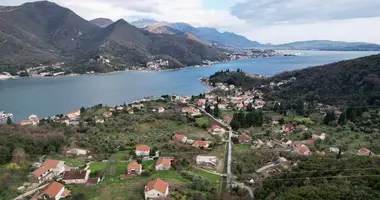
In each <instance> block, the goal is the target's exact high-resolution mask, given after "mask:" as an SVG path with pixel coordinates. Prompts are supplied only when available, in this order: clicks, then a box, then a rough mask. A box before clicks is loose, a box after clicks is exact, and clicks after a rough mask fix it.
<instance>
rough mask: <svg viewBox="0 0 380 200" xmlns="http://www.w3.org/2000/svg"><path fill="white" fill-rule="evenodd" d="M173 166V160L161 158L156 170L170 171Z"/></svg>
mask: <svg viewBox="0 0 380 200" xmlns="http://www.w3.org/2000/svg"><path fill="white" fill-rule="evenodd" d="M171 165H172V159H169V158H159V159H158V160H157V162H156V167H155V168H156V170H169V169H170V167H171Z"/></svg>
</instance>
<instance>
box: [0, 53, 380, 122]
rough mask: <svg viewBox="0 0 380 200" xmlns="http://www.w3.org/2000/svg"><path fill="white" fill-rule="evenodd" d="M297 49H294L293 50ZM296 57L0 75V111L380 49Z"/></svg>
mask: <svg viewBox="0 0 380 200" xmlns="http://www.w3.org/2000/svg"><path fill="white" fill-rule="evenodd" d="M293 52H296V51H293ZM297 52H300V53H301V55H300V56H296V57H270V58H260V59H247V60H238V61H233V62H228V63H219V64H215V65H213V66H211V67H203V68H189V69H184V70H175V71H163V72H137V71H133V72H127V71H126V72H118V73H112V74H104V75H93V76H74V77H58V78H25V79H15V80H1V81H0V111H5V112H12V113H13V114H14V118H13V119H14V121H16V122H17V121H20V120H22V119H26V118H27V117H28V116H29V115H31V114H36V115H38V116H40V117H47V116H52V115H54V114H58V113H66V112H68V111H72V110H75V109H79V108H80V107H82V106H84V107H88V106H93V105H95V104H99V103H102V104H105V105H117V104H122V103H124V102H127V103H128V102H131V101H134V100H138V99H141V98H142V97H147V96H161V95H163V94H182V95H192V94H199V93H202V92H205V91H206V87H205V86H203V85H202V84H201V83H200V81H199V79H200V78H202V77H207V76H209V75H211V74H213V73H215V72H216V71H220V70H225V69H231V68H232V69H237V68H240V69H242V70H243V71H245V72H248V73H254V74H262V75H266V76H273V75H275V74H277V73H279V72H283V71H289V70H294V69H301V68H305V67H309V66H315V65H322V64H327V63H331V62H336V61H341V60H346V59H352V58H357V57H362V56H367V55H371V54H378V53H379V52H353V51H350V52H336V51H297Z"/></svg>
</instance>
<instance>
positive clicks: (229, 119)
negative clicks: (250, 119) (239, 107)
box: [224, 115, 232, 123]
mask: <svg viewBox="0 0 380 200" xmlns="http://www.w3.org/2000/svg"><path fill="white" fill-rule="evenodd" d="M224 120H225V121H226V122H227V123H230V122H231V120H232V118H231V117H230V116H228V115H226V116H224Z"/></svg>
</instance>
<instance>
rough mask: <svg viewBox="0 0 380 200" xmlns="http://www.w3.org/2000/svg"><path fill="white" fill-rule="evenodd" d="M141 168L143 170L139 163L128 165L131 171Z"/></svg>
mask: <svg viewBox="0 0 380 200" xmlns="http://www.w3.org/2000/svg"><path fill="white" fill-rule="evenodd" d="M140 168H141V164H139V163H138V162H131V163H129V165H128V170H130V169H140Z"/></svg>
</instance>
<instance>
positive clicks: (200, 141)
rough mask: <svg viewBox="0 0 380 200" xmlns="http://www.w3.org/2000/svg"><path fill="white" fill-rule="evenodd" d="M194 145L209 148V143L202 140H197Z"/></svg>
mask: <svg viewBox="0 0 380 200" xmlns="http://www.w3.org/2000/svg"><path fill="white" fill-rule="evenodd" d="M194 145H197V146H203V147H205V146H207V145H208V142H207V141H202V140H197V141H195V142H194Z"/></svg>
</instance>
